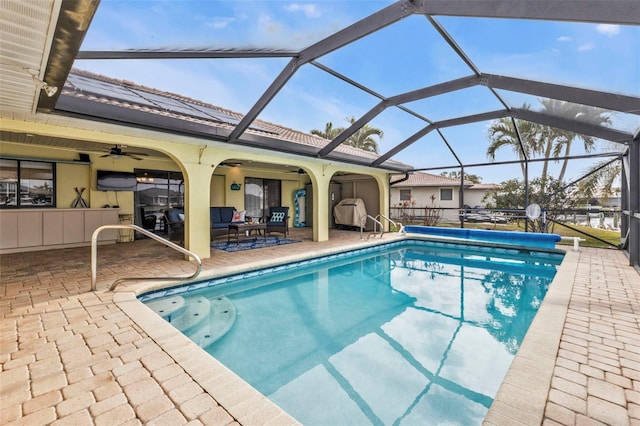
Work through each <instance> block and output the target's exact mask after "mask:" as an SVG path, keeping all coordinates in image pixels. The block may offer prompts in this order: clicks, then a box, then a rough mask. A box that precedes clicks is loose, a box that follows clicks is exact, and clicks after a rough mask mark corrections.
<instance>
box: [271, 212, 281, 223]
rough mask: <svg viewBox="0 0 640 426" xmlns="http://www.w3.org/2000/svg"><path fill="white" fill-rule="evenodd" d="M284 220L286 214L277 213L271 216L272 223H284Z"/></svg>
mask: <svg viewBox="0 0 640 426" xmlns="http://www.w3.org/2000/svg"><path fill="white" fill-rule="evenodd" d="M283 220H284V212H275V213H274V214H272V215H271V221H272V222H282V221H283Z"/></svg>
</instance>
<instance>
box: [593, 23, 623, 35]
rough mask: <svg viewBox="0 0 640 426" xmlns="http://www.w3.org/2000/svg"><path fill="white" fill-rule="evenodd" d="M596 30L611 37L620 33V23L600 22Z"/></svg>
mask: <svg viewBox="0 0 640 426" xmlns="http://www.w3.org/2000/svg"><path fill="white" fill-rule="evenodd" d="M596 31H597V32H599V33H600V34H605V35H608V36H609V37H613V36H615V35H618V34H620V25H612V24H599V25H596Z"/></svg>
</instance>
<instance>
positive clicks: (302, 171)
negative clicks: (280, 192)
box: [287, 169, 307, 175]
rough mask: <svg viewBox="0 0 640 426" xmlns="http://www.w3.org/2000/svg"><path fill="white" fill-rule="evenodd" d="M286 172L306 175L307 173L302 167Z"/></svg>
mask: <svg viewBox="0 0 640 426" xmlns="http://www.w3.org/2000/svg"><path fill="white" fill-rule="evenodd" d="M287 173H297V174H299V175H306V174H307V172H306V171H305V170H304V169H298V170H289V171H288V172H287Z"/></svg>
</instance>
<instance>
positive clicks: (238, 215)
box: [231, 210, 247, 223]
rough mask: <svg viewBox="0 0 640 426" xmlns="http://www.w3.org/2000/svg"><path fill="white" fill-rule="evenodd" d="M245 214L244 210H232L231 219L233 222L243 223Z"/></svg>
mask: <svg viewBox="0 0 640 426" xmlns="http://www.w3.org/2000/svg"><path fill="white" fill-rule="evenodd" d="M246 214H247V211H246V210H240V211H239V212H238V211H236V212H233V219H232V220H231V221H232V222H234V223H238V222H242V223H244V220H245V216H246Z"/></svg>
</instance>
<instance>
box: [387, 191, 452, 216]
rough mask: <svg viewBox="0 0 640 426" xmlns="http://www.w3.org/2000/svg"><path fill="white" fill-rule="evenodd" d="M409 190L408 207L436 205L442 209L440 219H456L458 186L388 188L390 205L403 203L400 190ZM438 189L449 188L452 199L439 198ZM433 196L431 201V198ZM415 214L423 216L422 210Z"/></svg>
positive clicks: (396, 205)
mask: <svg viewBox="0 0 640 426" xmlns="http://www.w3.org/2000/svg"><path fill="white" fill-rule="evenodd" d="M401 189H403V190H405V189H410V190H411V203H409V205H408V207H422V208H424V207H427V206H429V207H431V206H433V207H436V208H442V209H444V210H443V212H442V219H443V220H447V221H457V220H458V218H459V216H458V214H459V210H458V208H459V200H460V188H459V187H452V186H443V187H433V186H419V187H394V186H392V187H391V189H390V195H391V199H390V206H391V208H394V207H401V206H403V205H404V203H405V202H404V201H401V200H400V190H401ZM440 189H451V190H452V193H453V199H452V200H441V198H440ZM432 197H434V198H433V202H432V201H431V198H432ZM415 215H416V216H423V215H424V210H423V211H422V212H416V214H415Z"/></svg>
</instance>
